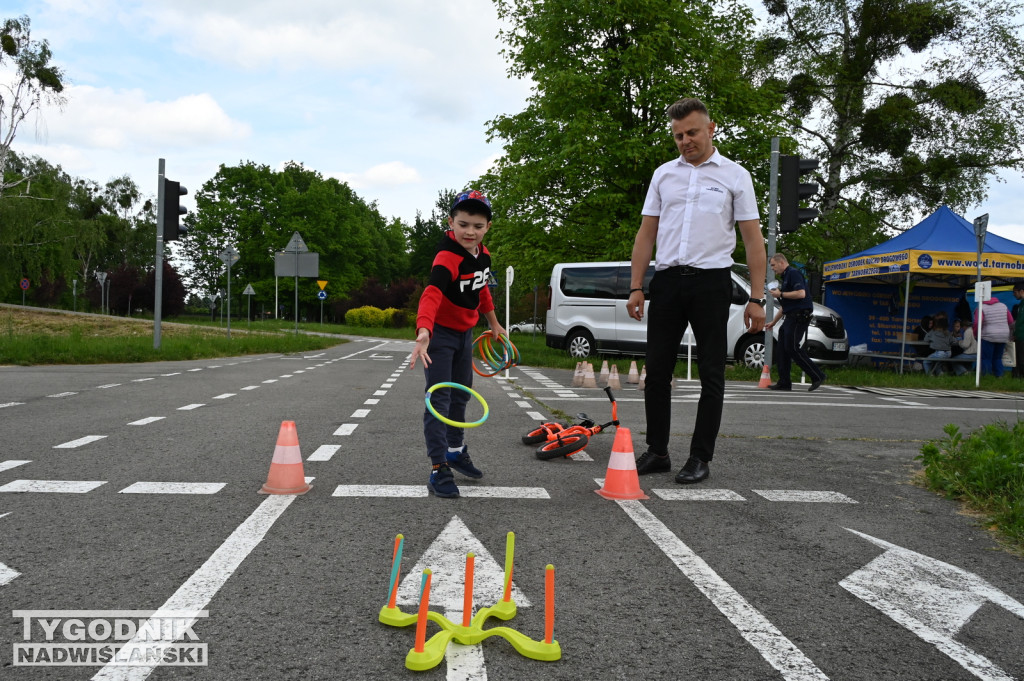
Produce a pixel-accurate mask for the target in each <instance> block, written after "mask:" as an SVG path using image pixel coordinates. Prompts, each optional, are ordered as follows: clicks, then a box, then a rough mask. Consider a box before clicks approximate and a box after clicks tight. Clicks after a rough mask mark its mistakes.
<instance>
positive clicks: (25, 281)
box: [18, 279, 28, 291]
mask: <svg viewBox="0 0 1024 681" xmlns="http://www.w3.org/2000/svg"><path fill="white" fill-rule="evenodd" d="M18 286H20V287H21V290H22V291H27V290H28V279H22V280H21V281H20V282H18Z"/></svg>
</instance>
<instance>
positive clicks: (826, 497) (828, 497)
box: [753, 489, 857, 504]
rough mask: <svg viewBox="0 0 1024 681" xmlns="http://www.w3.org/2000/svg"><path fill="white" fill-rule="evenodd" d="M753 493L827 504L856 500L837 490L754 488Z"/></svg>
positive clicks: (768, 498) (765, 496)
mask: <svg viewBox="0 0 1024 681" xmlns="http://www.w3.org/2000/svg"><path fill="white" fill-rule="evenodd" d="M753 492H754V494H760V495H761V496H762V497H764V498H765V499H767V500H768V501H800V502H804V503H811V504H814V503H828V504H856V503H857V502H856V501H854V500H853V499H851V498H850V497H848V496H846V495H845V494H840V493H839V492H827V491H826V492H817V491H811V490H793V489H755V490H753Z"/></svg>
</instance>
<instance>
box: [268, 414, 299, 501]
mask: <svg viewBox="0 0 1024 681" xmlns="http://www.w3.org/2000/svg"><path fill="white" fill-rule="evenodd" d="M311 487H312V485H310V484H309V483H307V482H306V477H305V474H304V473H303V470H302V452H301V450H300V449H299V435H298V432H297V431H296V429H295V422H294V421H282V422H281V429H280V430H279V431H278V434H277V446H276V447H274V458H273V460H272V461H271V462H270V472H269V473H268V474H267V481H266V482H265V483H263V487H261V488H260V490H259V491H260V494H305V493H306V492H308V491H309V490H310V488H311Z"/></svg>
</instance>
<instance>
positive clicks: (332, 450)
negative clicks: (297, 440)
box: [306, 445, 341, 461]
mask: <svg viewBox="0 0 1024 681" xmlns="http://www.w3.org/2000/svg"><path fill="white" fill-rule="evenodd" d="M339 449H341V445H320V446H319V447H317V448H316V451H315V452H313V453H312V454H310V455H309V456H308V457H307V458H306V461H330V460H331V457H332V456H334V455H335V454H337V453H338V450H339Z"/></svg>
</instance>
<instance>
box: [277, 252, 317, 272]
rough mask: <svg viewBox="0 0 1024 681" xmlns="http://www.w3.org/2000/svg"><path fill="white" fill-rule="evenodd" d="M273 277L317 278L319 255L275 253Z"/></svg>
mask: <svg viewBox="0 0 1024 681" xmlns="http://www.w3.org/2000/svg"><path fill="white" fill-rule="evenodd" d="M274 276H276V277H317V276H320V254H319V253H308V252H307V253H275V254H274Z"/></svg>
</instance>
